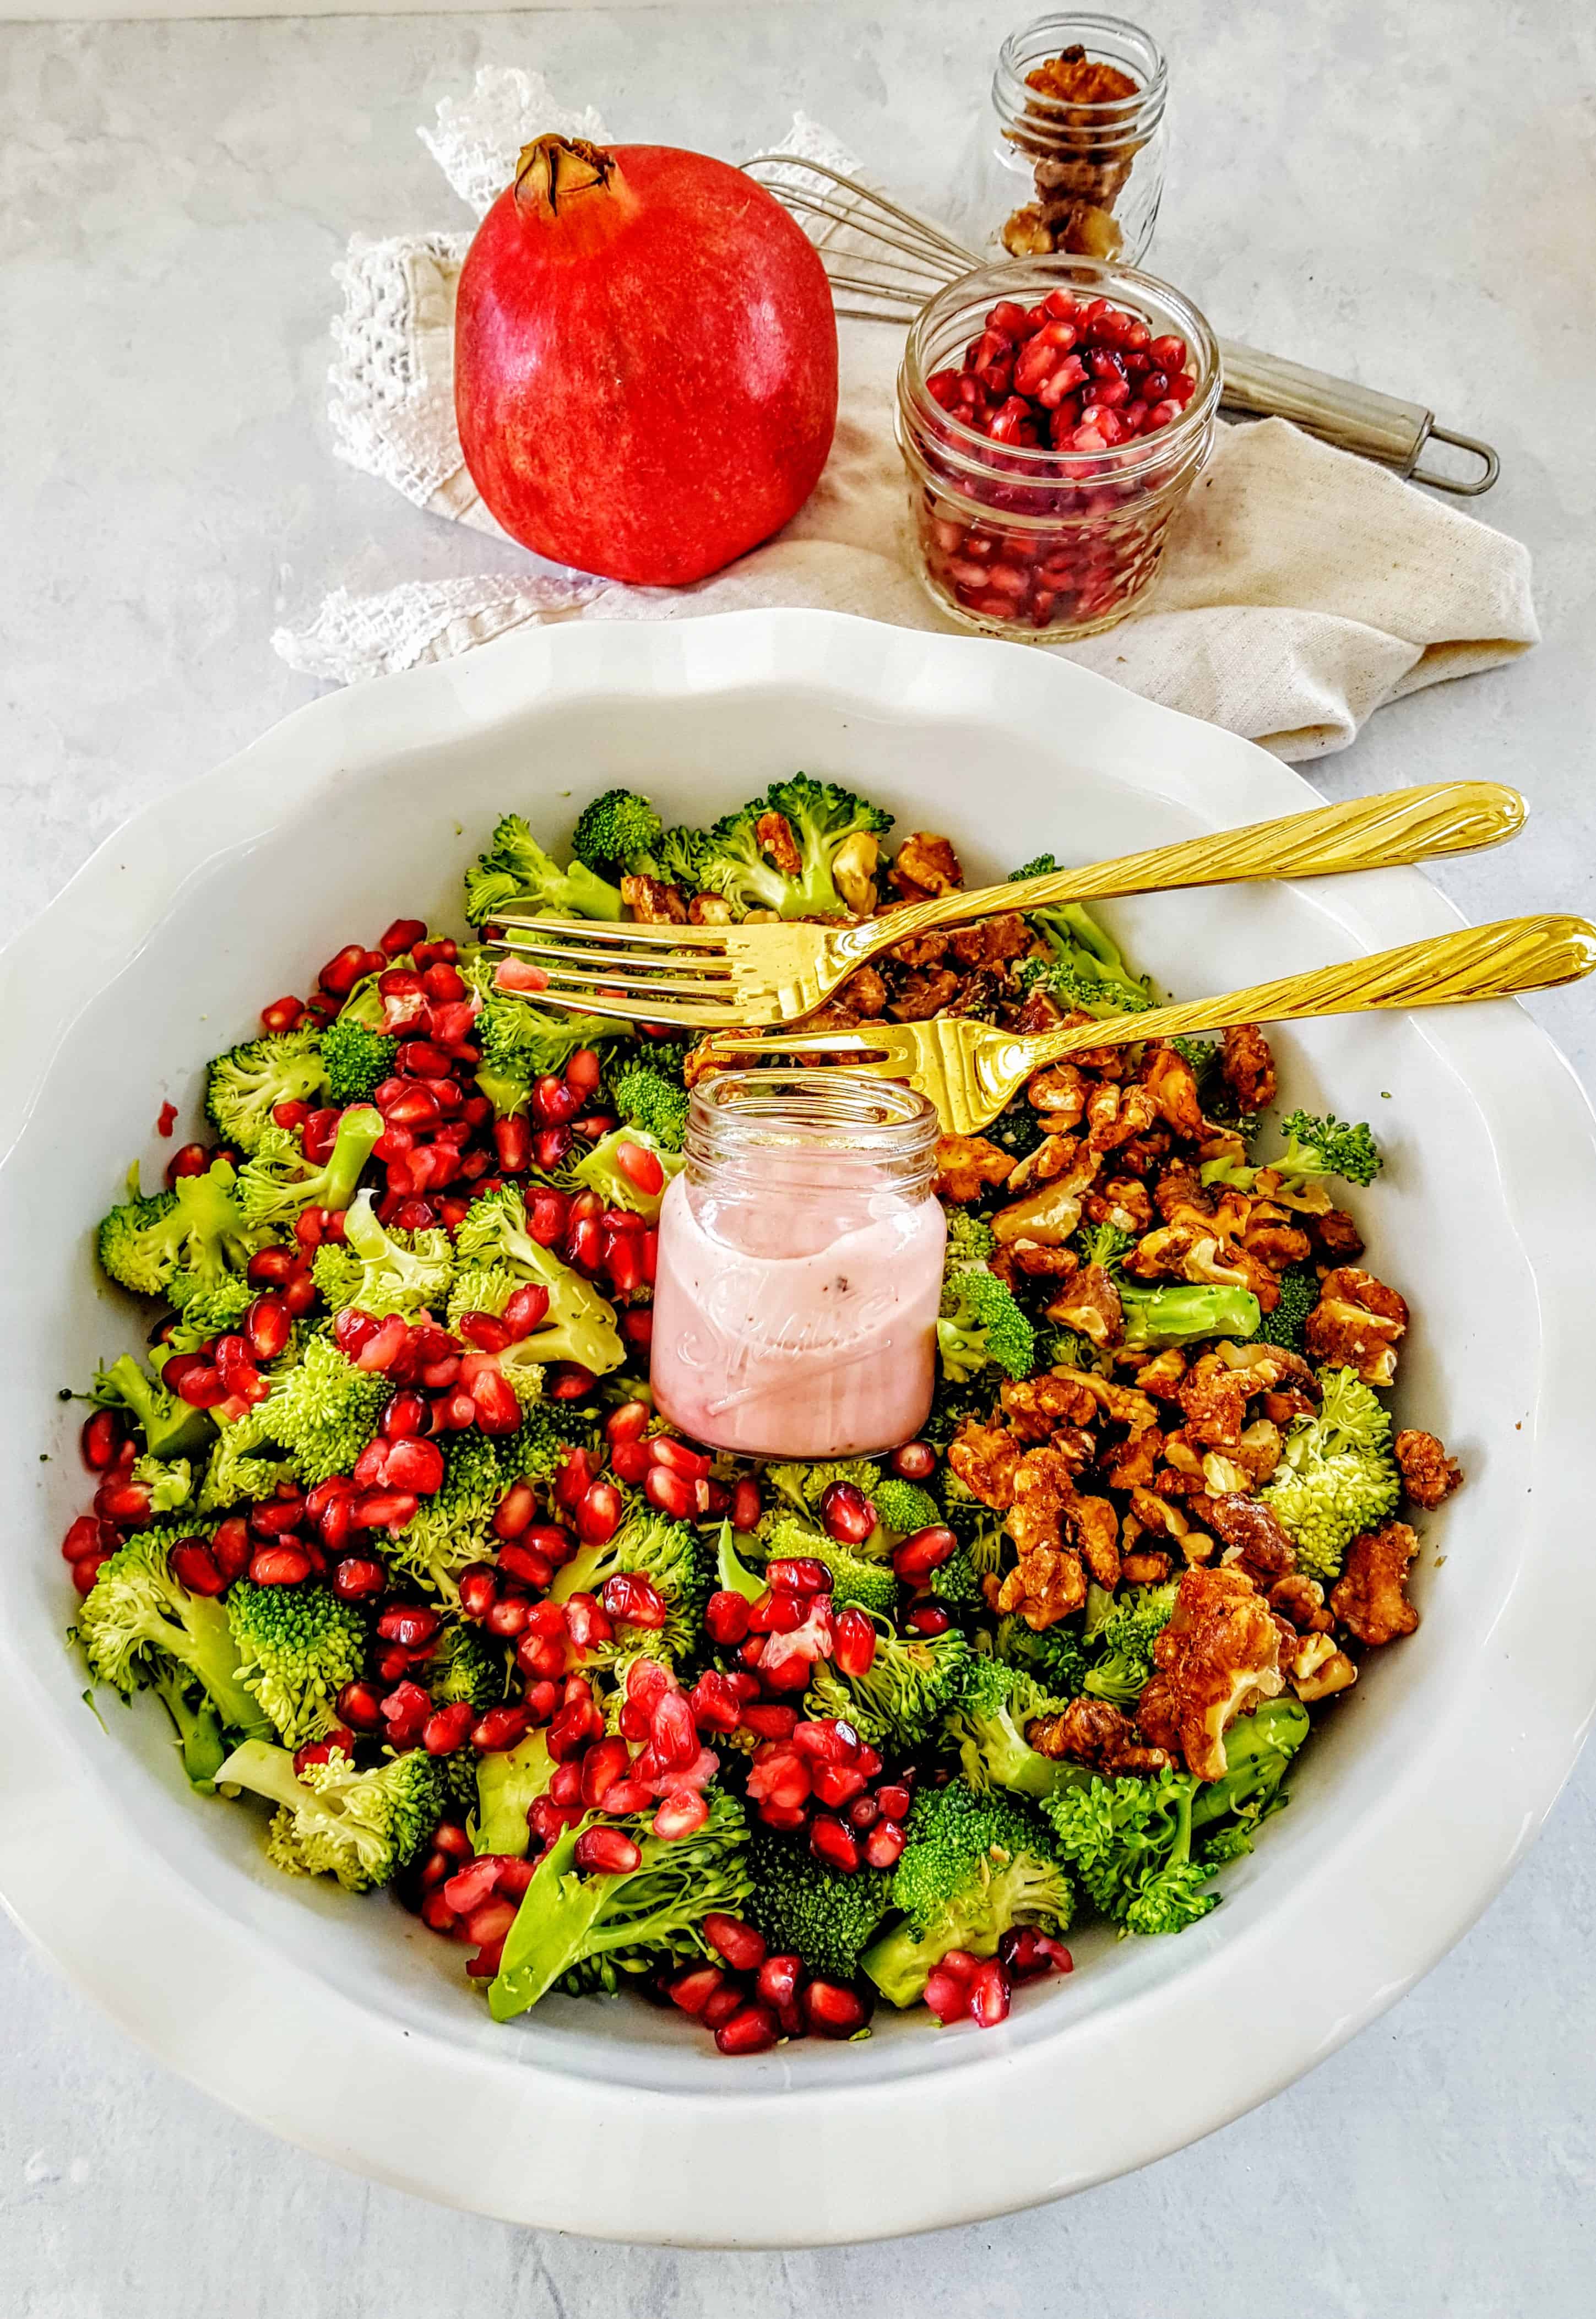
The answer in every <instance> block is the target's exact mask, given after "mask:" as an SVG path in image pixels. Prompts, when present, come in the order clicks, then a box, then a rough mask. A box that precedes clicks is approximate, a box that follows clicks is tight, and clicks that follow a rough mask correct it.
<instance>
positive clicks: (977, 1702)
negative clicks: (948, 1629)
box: [943, 1651, 1085, 1797]
mask: <svg viewBox="0 0 1596 2319" xmlns="http://www.w3.org/2000/svg"><path fill="white" fill-rule="evenodd" d="M1065 1703H1066V1702H1065V1701H1064V1700H1062V1699H1059V1698H1055V1697H1053V1696H1052V1694H1051V1693H1050V1692H1048V1691H1046V1690H1045V1689H1044V1688H1043V1686H1042V1684H1041V1683H1039V1682H1038V1681H1037V1679H1036V1677H1035V1676H1034V1675H1033V1674H1028V1673H1027V1672H1026V1671H1025V1670H1024V1669H1023V1667H1014V1666H1009V1665H1006V1664H1005V1661H1004V1660H1002V1659H999V1658H994V1657H992V1656H990V1655H989V1654H988V1653H987V1652H985V1651H979V1652H977V1653H975V1654H974V1655H973V1656H972V1657H971V1658H970V1661H969V1665H968V1666H967V1668H966V1670H965V1675H964V1684H963V1688H962V1690H961V1691H960V1695H959V1698H958V1701H957V1702H956V1703H955V1705H954V1707H953V1709H952V1711H951V1714H950V1715H949V1717H948V1719H947V1721H946V1723H945V1724H944V1726H943V1730H944V1732H945V1734H946V1737H948V1739H949V1740H950V1741H951V1743H952V1745H953V1746H955V1747H956V1748H957V1749H958V1751H959V1760H960V1764H962V1766H963V1769H964V1776H965V1778H966V1779H967V1780H968V1781H969V1783H970V1785H971V1786H972V1787H975V1788H991V1787H996V1788H1009V1789H1012V1790H1013V1791H1014V1792H1015V1793H1016V1794H1019V1795H1024V1796H1032V1797H1035V1796H1050V1795H1051V1794H1052V1793H1053V1791H1054V1790H1055V1789H1057V1788H1059V1787H1063V1786H1065V1785H1067V1784H1068V1782H1069V1781H1070V1780H1071V1779H1072V1778H1084V1777H1085V1772H1084V1769H1083V1767H1082V1766H1081V1765H1080V1764H1068V1763H1055V1762H1054V1761H1053V1759H1052V1758H1051V1757H1050V1756H1049V1755H1039V1754H1038V1753H1037V1751H1036V1749H1035V1748H1034V1747H1033V1746H1032V1745H1031V1743H1030V1741H1029V1740H1028V1739H1027V1738H1026V1737H1025V1727H1026V1725H1027V1724H1028V1723H1030V1722H1032V1720H1033V1719H1035V1718H1036V1717H1037V1716H1039V1715H1057V1714H1059V1712H1060V1710H1062V1708H1063V1707H1064V1705H1065Z"/></svg>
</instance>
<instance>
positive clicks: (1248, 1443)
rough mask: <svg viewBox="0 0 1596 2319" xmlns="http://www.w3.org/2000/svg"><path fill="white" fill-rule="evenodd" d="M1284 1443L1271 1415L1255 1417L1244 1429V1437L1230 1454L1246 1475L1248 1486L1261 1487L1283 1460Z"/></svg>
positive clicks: (1242, 1434) (1242, 1432)
mask: <svg viewBox="0 0 1596 2319" xmlns="http://www.w3.org/2000/svg"><path fill="white" fill-rule="evenodd" d="M1283 1448H1285V1439H1284V1437H1283V1436H1282V1434H1281V1430H1280V1428H1279V1427H1278V1426H1277V1425H1276V1423H1275V1422H1274V1421H1273V1420H1272V1419H1271V1418H1267V1417H1255V1418H1254V1419H1253V1421H1252V1423H1251V1424H1250V1425H1244V1426H1243V1427H1242V1428H1241V1439H1240V1441H1238V1442H1237V1444H1236V1446H1235V1448H1234V1449H1233V1450H1232V1451H1231V1457H1233V1458H1234V1460H1235V1462H1236V1464H1237V1465H1238V1466H1240V1468H1241V1471H1242V1472H1243V1473H1244V1474H1245V1475H1246V1476H1247V1480H1248V1484H1249V1487H1250V1488H1252V1489H1255V1490H1258V1489H1261V1488H1262V1487H1263V1484H1265V1483H1266V1482H1267V1480H1268V1478H1269V1476H1270V1475H1271V1474H1272V1473H1273V1472H1274V1470H1275V1468H1276V1466H1278V1464H1279V1463H1280V1452H1281V1450H1282V1449H1283Z"/></svg>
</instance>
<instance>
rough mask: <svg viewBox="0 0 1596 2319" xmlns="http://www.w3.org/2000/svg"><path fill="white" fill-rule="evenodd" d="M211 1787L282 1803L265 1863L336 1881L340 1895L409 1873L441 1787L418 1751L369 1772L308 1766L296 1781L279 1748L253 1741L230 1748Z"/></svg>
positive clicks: (440, 1805) (336, 1765) (341, 1760)
mask: <svg viewBox="0 0 1596 2319" xmlns="http://www.w3.org/2000/svg"><path fill="white" fill-rule="evenodd" d="M216 1784H217V1785H218V1787H223V1786H234V1787H239V1788H248V1790H249V1791H250V1793H251V1794H252V1795H257V1796H265V1797H266V1799H267V1800H268V1801H269V1802H271V1803H275V1804H277V1805H280V1806H281V1809H280V1810H279V1811H278V1812H277V1813H276V1815H275V1818H273V1821H272V1825H271V1828H270V1831H269V1833H268V1835H267V1836H266V1858H267V1859H268V1860H269V1861H270V1862H271V1863H272V1865H273V1866H274V1867H275V1868H280V1869H282V1870H283V1871H284V1874H285V1875H289V1876H336V1877H337V1878H338V1882H339V1883H340V1884H341V1885H342V1886H343V1888H344V1890H345V1891H346V1892H369V1891H370V1890H371V1889H372V1887H373V1886H374V1885H376V1884H387V1883H390V1882H391V1881H392V1879H393V1878H394V1877H395V1876H397V1875H398V1873H399V1872H400V1870H401V1868H408V1867H409V1866H410V1862H411V1861H412V1860H413V1859H414V1858H415V1857H416V1854H418V1853H419V1851H420V1850H421V1848H422V1846H423V1845H425V1844H426V1843H427V1841H428V1837H429V1836H431V1834H432V1831H433V1829H434V1828H435V1827H437V1823H438V1821H439V1819H440V1818H442V1815H443V1809H444V1787H443V1781H442V1778H441V1777H440V1775H439V1773H438V1770H437V1765H436V1764H435V1763H434V1762H433V1760H432V1757H431V1756H430V1755H427V1754H426V1753H425V1752H424V1751H423V1750H422V1749H421V1748H419V1747H412V1748H411V1749H410V1753H409V1754H408V1755H396V1756H394V1757H393V1758H392V1760H391V1761H390V1762H388V1763H385V1764H377V1765H376V1766H375V1767H374V1769H373V1770H371V1771H369V1772H357V1771H356V1769H355V1767H354V1765H353V1764H351V1763H350V1761H349V1758H348V1757H347V1755H341V1754H336V1753H335V1754H334V1755H332V1756H331V1757H330V1758H329V1761H328V1762H327V1763H325V1764H307V1766H306V1768H305V1773H304V1776H303V1778H302V1779H296V1778H295V1776H294V1770H293V1755H291V1754H290V1752H289V1750H288V1749H287V1748H286V1747H273V1746H267V1745H266V1744H265V1743H264V1742H263V1741H261V1740H258V1739H248V1740H246V1741H245V1743H244V1745H243V1746H241V1747H236V1748H235V1749H234V1750H233V1752H232V1754H231V1755H230V1756H229V1757H228V1759H227V1761H226V1763H225V1764H223V1765H222V1766H221V1770H220V1771H219V1772H218V1773H217V1775H216Z"/></svg>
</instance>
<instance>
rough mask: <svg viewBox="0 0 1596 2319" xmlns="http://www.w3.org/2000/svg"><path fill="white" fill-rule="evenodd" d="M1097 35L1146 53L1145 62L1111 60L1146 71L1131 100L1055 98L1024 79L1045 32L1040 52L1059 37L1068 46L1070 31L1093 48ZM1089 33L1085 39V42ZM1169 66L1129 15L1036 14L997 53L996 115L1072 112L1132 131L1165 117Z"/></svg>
mask: <svg viewBox="0 0 1596 2319" xmlns="http://www.w3.org/2000/svg"><path fill="white" fill-rule="evenodd" d="M1094 32H1097V33H1105V34H1107V35H1109V36H1110V37H1111V38H1114V39H1117V40H1120V41H1124V43H1125V44H1126V46H1127V47H1129V48H1132V49H1134V50H1140V51H1141V57H1140V59H1136V60H1133V59H1130V58H1123V57H1114V58H1113V59H1111V61H1112V62H1114V63H1115V64H1118V65H1121V66H1122V67H1123V68H1124V69H1125V70H1126V71H1127V72H1129V73H1131V74H1132V75H1134V74H1136V73H1137V72H1138V71H1140V73H1141V86H1140V87H1139V88H1138V89H1137V90H1136V92H1135V94H1134V95H1132V96H1107V97H1095V98H1086V99H1080V98H1076V97H1068V96H1050V95H1047V94H1046V93H1045V92H1044V91H1043V90H1041V89H1036V88H1032V86H1030V84H1029V82H1028V81H1027V80H1026V78H1025V68H1026V67H1027V66H1028V65H1031V64H1032V63H1033V62H1034V60H1035V58H1036V56H1037V54H1038V53H1039V50H1038V48H1037V47H1035V46H1032V43H1035V42H1037V41H1039V37H1040V36H1041V35H1043V34H1045V35H1046V36H1047V37H1046V40H1045V41H1042V42H1041V50H1040V52H1041V53H1045V50H1046V49H1047V48H1048V47H1050V45H1051V43H1052V41H1053V39H1054V38H1055V36H1057V37H1058V39H1059V46H1060V47H1062V48H1067V47H1069V45H1070V41H1069V40H1068V39H1066V38H1064V35H1065V34H1066V33H1069V35H1071V36H1072V37H1073V39H1074V40H1076V41H1080V43H1081V45H1082V46H1083V47H1086V48H1087V49H1088V50H1089V49H1090V47H1091V35H1092V34H1093V33H1094ZM1083 35H1084V38H1083ZM1168 84H1169V65H1168V59H1167V58H1166V56H1165V54H1164V51H1163V50H1162V49H1161V48H1160V47H1159V44H1158V42H1157V41H1155V40H1154V38H1153V36H1152V34H1151V33H1150V32H1148V31H1147V30H1146V29H1145V28H1144V27H1143V26H1142V25H1141V24H1133V23H1131V21H1130V19H1129V18H1128V17H1125V16H1104V15H1098V14H1093V13H1091V12H1087V11H1083V10H1077V9H1062V10H1059V12H1058V13H1056V14H1049V15H1046V16H1034V17H1032V20H1031V22H1030V23H1028V24H1022V25H1021V26H1020V27H1019V29H1018V31H1017V32H1011V33H1010V34H1009V36H1008V38H1007V40H1005V41H1004V43H1003V46H1002V47H1001V48H1000V49H999V50H998V51H997V64H996V69H995V71H994V73H993V76H992V102H993V104H994V106H995V107H996V111H997V112H998V113H1001V114H1004V115H1005V116H1008V115H1012V114H1014V113H1015V112H1016V109H1017V110H1019V111H1024V112H1030V113H1033V114H1034V115H1036V116H1038V117H1040V118H1041V119H1042V120H1049V119H1052V118H1055V117H1061V116H1062V115H1064V114H1067V113H1086V114H1087V116H1088V118H1089V121H1090V122H1098V123H1100V124H1102V125H1103V126H1105V127H1116V128H1117V127H1119V126H1121V125H1122V124H1123V125H1124V126H1127V127H1129V126H1130V125H1131V124H1132V122H1142V121H1143V120H1144V119H1145V118H1146V116H1147V115H1148V114H1150V113H1162V112H1163V109H1164V104H1165V100H1166V98H1167V96H1168Z"/></svg>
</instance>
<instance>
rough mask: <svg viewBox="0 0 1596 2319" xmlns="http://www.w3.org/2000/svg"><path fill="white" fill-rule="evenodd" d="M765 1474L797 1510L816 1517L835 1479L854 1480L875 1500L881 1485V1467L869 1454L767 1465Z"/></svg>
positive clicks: (836, 1480) (859, 1488) (862, 1490)
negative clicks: (807, 1462) (810, 1462)
mask: <svg viewBox="0 0 1596 2319" xmlns="http://www.w3.org/2000/svg"><path fill="white" fill-rule="evenodd" d="M764 1477H765V1479H766V1481H767V1482H768V1483H769V1484H770V1485H771V1488H772V1489H773V1490H774V1491H775V1492H776V1493H777V1494H778V1495H779V1496H780V1497H783V1498H785V1499H786V1501H787V1502H788V1504H789V1506H791V1507H792V1508H794V1510H795V1511H797V1512H798V1513H800V1514H803V1515H806V1516H814V1517H816V1518H817V1517H818V1515H819V1511H820V1501H821V1499H822V1498H823V1497H824V1496H825V1493H826V1492H827V1490H829V1489H830V1487H831V1485H832V1484H833V1483H834V1482H852V1484H853V1486H854V1488H855V1489H856V1490H859V1491H861V1492H862V1493H863V1494H864V1496H865V1497H867V1498H868V1499H870V1502H871V1503H872V1504H873V1503H874V1502H875V1495H876V1492H877V1490H878V1489H879V1486H880V1482H881V1468H880V1467H879V1466H878V1465H877V1464H876V1463H875V1461H874V1460H873V1459H872V1458H870V1457H840V1458H821V1459H817V1460H816V1462H815V1463H814V1464H812V1465H808V1464H802V1465H800V1464H798V1463H797V1462H791V1463H788V1462H783V1463H781V1464H779V1465H774V1466H766V1467H765V1475H764Z"/></svg>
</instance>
